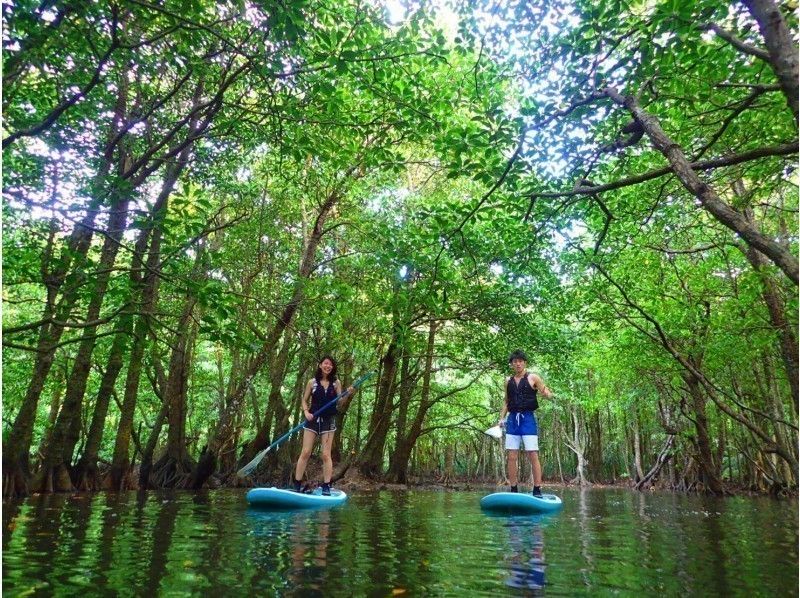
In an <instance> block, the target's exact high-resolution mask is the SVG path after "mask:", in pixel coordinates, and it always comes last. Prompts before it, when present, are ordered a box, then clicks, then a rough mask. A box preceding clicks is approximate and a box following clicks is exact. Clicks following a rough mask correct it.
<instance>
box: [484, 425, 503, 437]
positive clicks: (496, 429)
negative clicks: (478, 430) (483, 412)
mask: <svg viewBox="0 0 800 598" xmlns="http://www.w3.org/2000/svg"><path fill="white" fill-rule="evenodd" d="M484 434H487V435H489V436H491V437H492V438H502V437H503V430H502V429H501V428H500V426H492V427H491V428H489V429H488V430H486V431H485V432H484Z"/></svg>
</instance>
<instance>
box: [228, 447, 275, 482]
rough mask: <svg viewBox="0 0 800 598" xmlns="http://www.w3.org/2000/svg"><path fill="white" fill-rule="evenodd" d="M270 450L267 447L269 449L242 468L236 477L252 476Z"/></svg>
mask: <svg viewBox="0 0 800 598" xmlns="http://www.w3.org/2000/svg"><path fill="white" fill-rule="evenodd" d="M269 449H270V447H267V448H265V449H264V450H263V451H261V452H260V453H258V454H257V455H256V456H255V457H254V458H253V460H252V461H250V463H248V464H247V465H245V466H244V467H242V468H241V469H240V470H239V471H237V472H236V475H237V476H239V477H240V478H243V477H245V476H248V475H250V474H251V473H253V472H254V471H255V469H256V467H258V464H259V463H261V459H263V458H264V455H266V454H267V452H268V451H269Z"/></svg>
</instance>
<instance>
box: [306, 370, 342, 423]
mask: <svg viewBox="0 0 800 598" xmlns="http://www.w3.org/2000/svg"><path fill="white" fill-rule="evenodd" d="M335 398H336V388H335V387H334V385H333V381H331V382H330V383H329V384H328V388H325V387H324V386H322V384H320V383H319V382H318V381H317V379H316V378H315V379H314V381H313V382H312V384H311V413H317V410H318V409H321V408H322V407H323V405H326V404H327V403H330V402H331V401H332V400H333V399H335ZM317 415H318V416H325V417H327V416H331V415H336V403H334V404H333V405H331V406H330V407H328V408H327V409H325V411H323V412H322V413H317Z"/></svg>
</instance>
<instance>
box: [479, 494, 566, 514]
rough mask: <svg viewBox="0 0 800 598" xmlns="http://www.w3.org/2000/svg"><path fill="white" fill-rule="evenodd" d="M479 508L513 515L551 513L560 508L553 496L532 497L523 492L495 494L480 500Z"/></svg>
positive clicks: (557, 499) (559, 501)
mask: <svg viewBox="0 0 800 598" xmlns="http://www.w3.org/2000/svg"><path fill="white" fill-rule="evenodd" d="M481 508H482V509H487V510H490V511H508V512H513V513H551V512H553V511H557V510H558V509H560V508H561V499H560V498H559V497H558V496H556V495H555V494H542V496H533V495H532V494H528V493H525V492H495V493H494V494H489V495H487V496H484V497H483V498H482V499H481Z"/></svg>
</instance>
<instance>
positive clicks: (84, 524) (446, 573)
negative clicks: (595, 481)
mask: <svg viewBox="0 0 800 598" xmlns="http://www.w3.org/2000/svg"><path fill="white" fill-rule="evenodd" d="M560 493H561V495H562V497H563V499H564V509H563V510H562V511H561V512H560V513H558V514H556V515H555V516H551V517H541V516H538V517H534V516H527V517H498V516H490V515H487V514H485V513H483V512H482V511H481V510H480V507H479V505H478V501H479V499H480V497H481V496H482V494H484V493H483V492H434V491H409V492H389V491H384V492H377V493H353V495H352V496H351V499H350V500H349V501H348V503H347V504H346V505H345V506H343V507H339V508H336V509H331V510H325V511H313V512H308V511H300V512H277V513H276V512H265V511H260V510H256V509H252V508H248V506H247V503H246V501H245V498H244V495H245V491H244V490H219V491H214V492H210V493H205V494H189V493H148V494H138V495H137V494H135V493H128V494H124V493H123V494H99V495H93V496H92V495H73V496H63V495H58V496H36V497H32V498H30V499H28V500H26V501H25V502H22V503H8V502H7V503H4V504H3V537H2V542H3V596H36V595H40V596H46V595H58V596H74V595H84V596H93V595H114V596H142V595H145V596H153V595H161V596H182V595H213V596H240V595H241V596H244V595H248V596H250V595H257V596H292V595H297V596H313V595H325V596H456V595H458V596H474V595H484V596H489V595H492V596H497V595H512V596H514V595H543V594H548V595H561V596H574V595H628V596H630V595H641V596H645V595H648V596H649V595H656V594H659V595H662V596H679V595H680V596H685V595H697V596H701V595H702V596H796V595H797V593H798V554H797V546H798V521H797V519H798V514H797V502H796V501H789V502H787V501H784V502H778V501H773V500H769V499H761V498H728V499H710V498H703V497H695V496H690V497H687V496H677V495H666V494H655V495H650V494H644V495H643V494H637V493H634V492H631V491H627V490H607V489H596V490H585V491H583V492H580V491H578V490H573V489H568V490H563V491H560Z"/></svg>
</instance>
